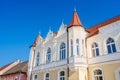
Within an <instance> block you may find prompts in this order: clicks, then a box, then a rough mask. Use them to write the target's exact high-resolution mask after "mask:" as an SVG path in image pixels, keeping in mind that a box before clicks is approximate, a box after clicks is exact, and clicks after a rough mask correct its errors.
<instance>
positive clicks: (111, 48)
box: [106, 37, 117, 54]
mask: <svg viewBox="0 0 120 80" xmlns="http://www.w3.org/2000/svg"><path fill="white" fill-rule="evenodd" d="M109 38H111V39H113V40H114V38H112V37H108V38H107V39H106V49H107V54H112V53H115V52H113V48H112V44H114V45H115V48H116V52H117V46H116V41H115V40H114V42H112V43H109V44H107V41H108V39H109ZM108 45H110V48H111V53H108Z"/></svg>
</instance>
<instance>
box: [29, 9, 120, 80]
mask: <svg viewBox="0 0 120 80" xmlns="http://www.w3.org/2000/svg"><path fill="white" fill-rule="evenodd" d="M28 80H120V15H118V16H115V17H113V18H111V19H109V20H106V21H104V22H102V23H100V24H97V25H95V26H92V27H90V28H87V29H86V28H85V27H84V26H83V25H82V23H81V21H80V19H79V17H78V14H77V12H76V11H74V13H73V16H72V20H71V22H70V24H68V25H65V24H64V23H63V22H62V24H61V25H60V28H59V30H58V31H56V32H52V31H51V30H49V32H48V34H47V36H46V38H45V39H44V38H42V36H41V35H40V34H38V35H37V37H36V39H35V41H34V43H33V44H32V45H31V47H30V56H29V64H28Z"/></svg>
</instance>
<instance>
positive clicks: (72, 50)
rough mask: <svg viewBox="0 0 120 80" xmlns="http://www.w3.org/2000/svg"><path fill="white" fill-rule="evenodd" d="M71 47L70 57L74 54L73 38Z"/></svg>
mask: <svg viewBox="0 0 120 80" xmlns="http://www.w3.org/2000/svg"><path fill="white" fill-rule="evenodd" d="M70 48H71V55H70V57H72V56H73V40H72V39H71V40H70Z"/></svg>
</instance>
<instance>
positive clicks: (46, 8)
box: [0, 0, 120, 66]
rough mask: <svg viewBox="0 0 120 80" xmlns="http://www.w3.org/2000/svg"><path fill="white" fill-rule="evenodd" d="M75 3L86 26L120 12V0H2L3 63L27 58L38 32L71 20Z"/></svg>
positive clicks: (0, 43) (0, 37) (0, 57)
mask: <svg viewBox="0 0 120 80" xmlns="http://www.w3.org/2000/svg"><path fill="white" fill-rule="evenodd" d="M74 7H76V9H77V13H78V15H79V17H80V19H81V22H82V24H83V25H84V26H85V27H86V28H88V27H90V26H92V25H95V24H97V23H100V22H102V21H104V20H107V19H109V18H111V17H114V16H116V15H118V14H120V0H0V54H1V55H0V66H2V65H4V64H7V63H9V62H12V61H14V60H16V59H21V60H28V57H29V50H30V49H29V46H30V45H31V44H32V43H33V41H34V39H35V37H36V35H37V34H38V32H41V35H42V36H43V37H45V36H46V34H47V32H48V30H49V28H50V27H51V30H53V31H56V30H58V28H59V26H60V24H61V23H62V20H64V23H65V24H68V23H69V22H70V21H71V17H72V14H73V11H74Z"/></svg>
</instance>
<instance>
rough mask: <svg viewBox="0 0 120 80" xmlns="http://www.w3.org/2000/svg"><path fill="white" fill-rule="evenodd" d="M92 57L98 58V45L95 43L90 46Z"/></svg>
mask: <svg viewBox="0 0 120 80" xmlns="http://www.w3.org/2000/svg"><path fill="white" fill-rule="evenodd" d="M92 56H93V57H95V56H99V47H98V44H97V43H95V42H94V43H93V44H92Z"/></svg>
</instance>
